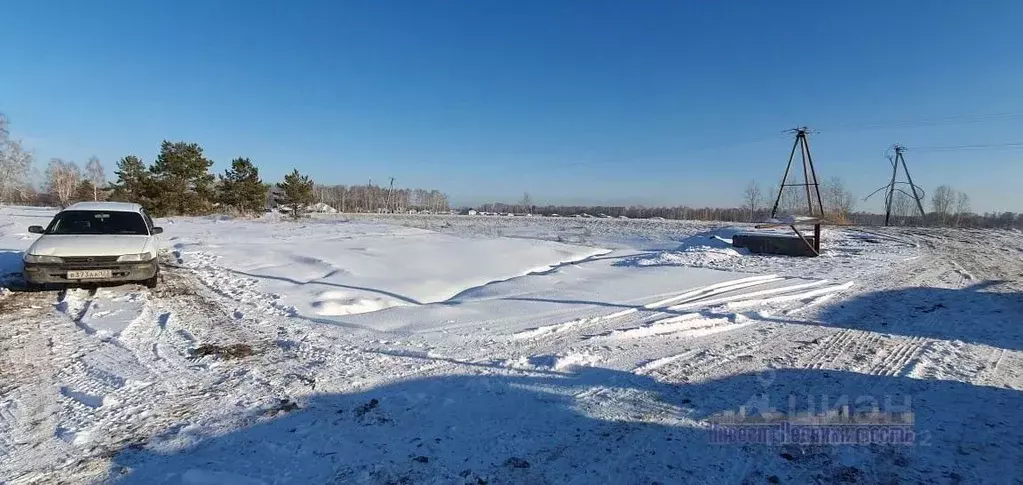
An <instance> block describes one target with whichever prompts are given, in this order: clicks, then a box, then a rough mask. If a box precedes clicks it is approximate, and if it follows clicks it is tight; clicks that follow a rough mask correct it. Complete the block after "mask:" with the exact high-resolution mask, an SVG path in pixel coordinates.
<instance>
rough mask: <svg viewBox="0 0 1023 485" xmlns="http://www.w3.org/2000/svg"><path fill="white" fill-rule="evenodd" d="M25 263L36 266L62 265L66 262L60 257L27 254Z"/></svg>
mask: <svg viewBox="0 0 1023 485" xmlns="http://www.w3.org/2000/svg"><path fill="white" fill-rule="evenodd" d="M25 262H26V263H35V264H47V263H57V264H60V263H63V262H64V260H63V259H61V258H60V257H58V256H40V255H38V254H26V255H25Z"/></svg>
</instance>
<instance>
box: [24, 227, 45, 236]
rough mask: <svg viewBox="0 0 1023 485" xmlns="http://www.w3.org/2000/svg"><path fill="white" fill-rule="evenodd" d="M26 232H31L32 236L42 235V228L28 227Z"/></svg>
mask: <svg viewBox="0 0 1023 485" xmlns="http://www.w3.org/2000/svg"><path fill="white" fill-rule="evenodd" d="M28 232H31V233H32V234H42V233H43V226H28Z"/></svg>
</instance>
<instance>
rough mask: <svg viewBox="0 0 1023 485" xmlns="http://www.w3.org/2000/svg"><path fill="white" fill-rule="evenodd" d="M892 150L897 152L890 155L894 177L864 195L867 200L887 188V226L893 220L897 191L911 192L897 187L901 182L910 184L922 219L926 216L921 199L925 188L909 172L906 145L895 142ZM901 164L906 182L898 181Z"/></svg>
mask: <svg viewBox="0 0 1023 485" xmlns="http://www.w3.org/2000/svg"><path fill="white" fill-rule="evenodd" d="M892 150H894V152H895V153H894V154H893V155H892V156H890V157H888V162H889V163H891V165H892V177H891V179H890V180H889V181H888V185H884V186H882V187H881V188H879V189H877V190H875V191H873V192H871V193H870V195H868V196H866V197H864V199H863V200H867V199H869V198H870V196H872V195H874V194H876V193H878V192H880V191H882V190H885V201H884V203H885V204H884V205H885V210H884V225H885V226H888V225H890V224H891V220H892V206H893V205H894V203H895V192H896V191H898V192H899V193H902V194H906V195H910V194H908V193H906V191H904V190H902V189H899V188H897V186H898V185H901V184H905V185H909V188H910V190H911V191H912V192H913V194H912V197H913V200H914V201H916V208H917V210H919V211H920V217H921V219H922V218H923V217H925V212H924V204H923V202H922V201H921V199H923V197H924V193H923V189H921V188H919V187H917V186H916V184H914V183H913V176H912V175H910V174H909V166H907V165H906V156H905V155H904V153H905V152H906V147H904V146H902V145H899V144H895V145H892ZM899 165H902V170H903V172H905V174H906V182H899V181H896V178H897V176H898V174H899ZM886 189H887V190H886Z"/></svg>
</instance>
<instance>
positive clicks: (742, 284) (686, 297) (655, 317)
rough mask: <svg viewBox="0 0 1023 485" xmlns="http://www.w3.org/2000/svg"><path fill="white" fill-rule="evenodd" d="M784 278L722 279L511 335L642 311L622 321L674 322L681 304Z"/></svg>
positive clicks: (531, 334)
mask: <svg viewBox="0 0 1023 485" xmlns="http://www.w3.org/2000/svg"><path fill="white" fill-rule="evenodd" d="M784 280H785V278H779V277H777V276H775V275H762V276H752V277H748V278H740V279H737V280H730V281H726V282H722V283H716V284H713V285H709V286H704V287H700V288H696V289H693V290H689V291H686V292H684V293H680V294H678V295H674V296H671V297H669V298H665V299H661V300H657V301H654V302H651V303H647V304H644V305H638V306H636V307H633V308H627V309H624V310H620V311H617V312H614V313H610V314H606V315H601V316H597V317H588V318H578V319H574V320H570V321H567V322H563V323H556V324H553V325H545V326H542V327H537V328H532V329H528V330H523V331H520V332H517V333H515V334H512V336H511V337H512V338H513V339H531V338H538V337H546V336H550V335H552V334H560V333H563V332H566V331H570V330H578V329H580V328H584V327H591V326H593V325H596V324H607V323H613V322H614V321H615V320H617V319H620V318H621V317H625V316H629V315H636V314H639V313H642V312H653V313H647V314H646V315H644V316H643V317H640V318H637V319H632V320H630V321H627V322H625V324H626V325H632V326H633V327H642V326H649V325H653V324H656V323H657V322H658V321H661V323H674V322H675V321H673V320H672V319H673V318H676V317H679V315H678V310H679V309H680V307H681V306H682V305H690V306H689V307H687V308H697V307H699V306H701V303H702V302H703V300H705V299H706V298H709V297H712V296H715V295H719V294H723V293H728V292H733V291H736V290H740V289H744V288H749V287H753V286H759V285H764V284H768V283H774V282H778V281H784ZM776 290H778V289H776ZM776 292H778V291H776ZM742 296H744V295H732V296H729V297H722V298H719V299H717V300H712V302H713V301H719V300H720V301H731V300H734V299H736V298H741V297H742ZM668 305H671V306H668ZM671 315H674V316H671ZM665 317H668V318H665ZM596 336H600V334H591V335H589V336H585V337H590V338H592V337H596ZM585 337H584V338H585Z"/></svg>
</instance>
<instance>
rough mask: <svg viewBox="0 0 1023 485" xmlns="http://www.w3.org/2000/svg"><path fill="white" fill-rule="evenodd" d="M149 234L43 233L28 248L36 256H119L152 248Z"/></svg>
mask: <svg viewBox="0 0 1023 485" xmlns="http://www.w3.org/2000/svg"><path fill="white" fill-rule="evenodd" d="M150 239H151V238H150V236H125V235H64V236H61V235H52V234H48V235H43V236H40V237H39V239H37V240H36V242H35V243H33V244H32V246H31V247H29V248H28V251H27V253H28V254H34V255H37V256H120V255H122V254H133V253H142V252H145V251H149V250H151V249H152V245H151V244H149V242H150Z"/></svg>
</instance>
